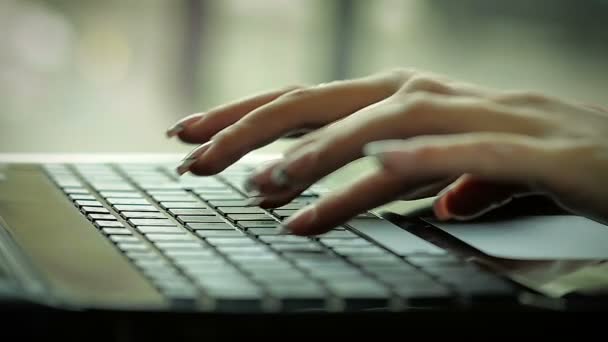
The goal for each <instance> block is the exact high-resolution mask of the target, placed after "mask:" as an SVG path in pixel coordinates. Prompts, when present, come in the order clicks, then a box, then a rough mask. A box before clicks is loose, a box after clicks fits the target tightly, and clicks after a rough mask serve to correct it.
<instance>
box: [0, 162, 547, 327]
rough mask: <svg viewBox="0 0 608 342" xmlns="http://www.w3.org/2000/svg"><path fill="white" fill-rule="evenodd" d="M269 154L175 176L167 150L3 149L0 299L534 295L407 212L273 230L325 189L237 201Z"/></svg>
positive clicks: (517, 299)
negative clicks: (318, 229)
mask: <svg viewBox="0 0 608 342" xmlns="http://www.w3.org/2000/svg"><path fill="white" fill-rule="evenodd" d="M268 157H269V156H265V155H253V156H247V157H245V158H244V159H242V160H241V161H239V162H238V163H236V164H235V165H233V166H231V167H229V168H228V169H226V170H225V171H223V172H222V173H220V174H219V175H217V176H212V177H198V176H193V175H189V174H186V175H184V176H181V177H179V176H178V175H177V174H176V173H175V167H176V165H178V161H179V159H180V156H176V155H163V156H73V155H72V156H70V155H68V156H64V155H42V156H35V155H29V156H28V155H25V156H19V155H13V156H11V155H7V156H4V157H3V160H2V161H3V164H1V166H0V176H1V177H0V218H1V220H0V277H1V287H2V301H3V302H4V303H12V304H13V305H15V306H23V307H28V306H37V307H45V308H53V309H55V310H62V311H67V312H71V311H73V312H83V311H85V312H86V311H102V312H103V311H111V312H165V313H173V312H182V313H183V312H188V313H203V314H211V315H213V314H255V315H262V316H263V315H281V314H284V313H288V314H290V315H294V314H295V315H297V314H300V313H301V314H306V313H318V314H330V315H336V314H337V315H340V314H343V313H353V312H364V313H379V312H382V313H400V312H417V311H424V312H427V311H462V310H474V309H476V308H482V309H483V308H488V307H489V308H494V309H496V308H499V309H505V310H506V309H514V308H521V307H522V305H523V304H524V303H523V302H522V298H524V297H525V295H537V294H536V292H535V291H533V290H531V289H528V288H525V287H523V286H521V285H520V284H517V283H515V282H513V281H512V280H510V279H508V278H507V277H505V276H503V275H501V274H500V273H499V272H496V271H494V270H491V269H488V268H485V267H483V266H482V265H480V264H477V263H474V262H471V261H469V260H467V259H466V258H465V257H464V256H462V255H458V254H457V253H453V252H452V251H449V250H447V249H445V248H442V247H440V246H439V245H437V244H435V243H433V242H432V241H430V240H428V239H426V238H423V237H421V236H420V235H419V234H416V233H415V231H416V228H417V227H418V228H420V227H424V226H428V222H425V221H423V220H419V219H416V218H414V219H411V220H406V221H403V220H402V221H400V222H397V221H395V220H393V219H391V218H390V217H385V216H382V215H379V214H378V213H376V212H368V213H362V214H360V215H359V216H357V217H355V218H353V219H352V220H350V221H349V222H348V223H347V224H344V225H342V226H340V227H337V228H336V229H334V230H332V231H330V232H328V233H326V234H323V235H320V236H313V237H299V236H294V235H281V234H279V232H278V231H277V229H276V227H277V225H278V224H279V223H280V222H281V221H282V220H283V219H285V218H286V217H288V216H289V215H291V214H293V213H294V212H295V211H297V210H298V209H299V208H301V207H303V206H305V205H307V204H309V203H312V202H314V201H315V200H316V199H317V198H318V197H319V196H322V195H323V194H324V193H326V192H327V191H331V190H329V189H326V188H324V187H323V185H322V184H320V185H315V186H313V187H312V188H310V189H309V190H307V191H305V192H304V193H302V195H301V196H299V197H298V198H296V199H295V200H294V201H293V202H291V203H289V204H287V205H285V206H283V207H280V208H276V209H273V210H264V209H261V208H259V207H255V206H248V205H247V202H246V196H245V191H244V190H243V187H242V184H243V183H244V179H245V177H246V176H247V175H248V174H249V172H250V171H251V168H252V167H255V166H256V165H257V164H259V163H260V162H261V161H263V160H265V159H267V158H268ZM524 306H525V305H524Z"/></svg>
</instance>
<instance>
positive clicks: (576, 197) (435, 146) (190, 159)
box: [168, 69, 608, 235]
mask: <svg viewBox="0 0 608 342" xmlns="http://www.w3.org/2000/svg"><path fill="white" fill-rule="evenodd" d="M310 128H316V130H315V131H314V132H312V133H310V134H308V135H306V136H304V137H303V138H302V139H301V141H299V142H298V143H297V144H296V145H295V146H294V147H292V148H290V149H289V150H288V151H287V152H286V153H285V156H284V158H282V159H281V160H278V161H275V162H273V163H270V164H269V165H266V166H264V167H261V168H260V169H258V170H257V171H256V172H255V173H254V174H253V175H252V176H251V177H250V180H249V182H248V184H247V187H248V189H250V190H251V191H255V192H256V194H257V195H258V196H261V198H262V200H261V201H260V203H259V204H260V206H262V207H277V206H281V205H283V204H285V203H287V202H289V201H290V200H291V199H293V198H294V197H296V196H297V195H298V194H299V193H300V192H302V191H303V190H305V189H306V188H308V187H309V186H310V185H312V184H313V183H315V182H316V181H318V180H319V179H321V178H323V177H324V176H326V175H328V174H329V173H331V172H333V171H335V170H337V169H339V168H340V167H342V166H344V165H345V164H347V163H349V162H351V161H353V160H355V159H358V158H361V157H363V156H364V155H365V154H367V155H372V156H375V157H377V159H378V161H379V162H380V165H381V166H382V167H381V168H379V169H378V170H376V171H375V172H374V173H372V174H370V175H368V176H366V177H364V178H362V179H361V180H358V181H356V182H355V183H354V184H353V185H352V186H350V187H348V188H346V189H343V190H340V191H337V192H333V193H331V194H327V195H326V196H323V197H322V198H321V199H319V200H318V201H316V202H315V203H314V204H312V205H310V206H309V207H307V208H304V209H302V210H300V211H299V212H298V213H296V214H294V215H292V216H291V217H290V218H289V219H288V220H286V221H285V222H284V228H285V229H287V230H289V231H291V232H292V233H293V234H298V235H312V234H321V233H324V232H326V231H328V230H330V229H332V227H335V226H337V225H339V224H341V223H344V222H346V221H348V220H349V219H350V218H352V217H353V216H355V215H357V214H358V213H361V212H364V211H367V210H369V209H372V208H375V207H378V206H380V205H383V204H385V203H388V202H390V201H392V200H395V199H398V198H404V197H405V198H409V199H414V198H418V197H424V196H433V195H436V194H437V193H438V192H439V194H438V196H437V199H436V200H435V203H434V206H433V209H434V212H435V214H436V216H437V217H438V218H439V219H442V220H448V219H459V220H465V219H470V218H473V217H477V216H479V215H481V214H483V213H485V212H487V211H488V210H491V209H492V208H494V207H496V206H498V205H501V204H503V203H505V202H507V201H509V200H510V199H512V198H514V197H517V196H524V195H527V194H530V193H542V194H545V195H547V196H550V197H551V198H553V199H555V201H556V202H557V203H559V204H560V205H562V206H563V207H564V208H566V209H568V210H571V211H572V212H575V213H577V214H581V215H585V216H588V217H591V218H594V219H597V220H600V221H601V220H607V219H608V205H607V204H606V203H608V190H606V189H608V179H607V177H606V175H607V174H608V113H607V112H606V111H605V110H602V109H599V108H592V107H590V106H585V105H582V104H577V103H574V102H567V101H563V100H560V99H556V98H551V97H549V96H545V95H541V94H536V93H530V92H505V91H497V90H493V89H486V88H482V87H479V86H475V85H471V84H466V83H462V82H458V81H453V80H449V79H447V78H445V77H442V76H438V75H434V74H430V73H425V72H419V71H414V70H406V69H400V70H394V71H390V72H383V73H379V74H375V75H371V76H367V77H363V78H359V79H353V80H346V81H336V82H332V83H328V84H321V85H318V86H312V87H288V88H285V89H281V90H276V91H272V92H268V93H264V94H260V95H256V96H253V97H250V98H246V99H242V100H240V101H237V102H234V103H231V104H227V105H224V106H220V107H218V108H214V109H212V110H210V111H208V112H206V113H201V114H195V115H191V116H189V117H187V118H185V119H183V120H181V121H180V122H178V124H176V125H175V126H173V127H172V128H171V129H169V131H168V135H169V136H174V135H177V136H179V138H180V139H182V140H183V141H186V142H190V143H203V144H202V145H201V146H199V147H198V148H196V149H195V150H193V151H192V152H191V153H190V154H189V155H188V156H187V157H186V158H185V160H184V163H183V164H182V165H181V166H180V167H179V168H178V172H180V173H184V172H187V171H191V172H193V173H194V174H198V175H212V174H216V173H218V172H221V171H222V170H223V169H225V168H226V167H228V166H230V165H231V164H232V163H234V162H236V161H237V160H239V159H240V158H241V157H242V156H244V155H245V154H247V153H248V152H250V151H252V150H254V149H256V148H259V147H261V146H263V145H265V144H268V143H270V142H272V141H274V140H276V139H278V138H280V137H282V136H284V135H285V134H288V133H290V132H292V131H295V130H300V129H310ZM448 184H449V185H448ZM446 185H447V187H446ZM441 189H443V190H441ZM440 190H441V191H440Z"/></svg>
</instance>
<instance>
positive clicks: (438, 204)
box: [433, 197, 452, 221]
mask: <svg viewBox="0 0 608 342" xmlns="http://www.w3.org/2000/svg"><path fill="white" fill-rule="evenodd" d="M433 209H434V212H435V216H437V219H439V220H440V221H447V220H449V219H451V218H452V215H450V212H449V210H448V205H447V200H446V198H445V197H440V198H439V199H438V200H437V201H435V203H434V205H433Z"/></svg>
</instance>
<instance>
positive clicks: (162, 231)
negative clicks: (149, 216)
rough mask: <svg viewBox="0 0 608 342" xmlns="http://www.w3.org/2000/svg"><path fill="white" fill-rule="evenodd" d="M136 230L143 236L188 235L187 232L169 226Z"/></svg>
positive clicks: (138, 228)
mask: <svg viewBox="0 0 608 342" xmlns="http://www.w3.org/2000/svg"><path fill="white" fill-rule="evenodd" d="M136 229H137V230H138V231H139V232H140V233H143V234H154V233H160V234H186V232H185V231H184V230H182V229H180V228H178V227H168V226H139V227H136Z"/></svg>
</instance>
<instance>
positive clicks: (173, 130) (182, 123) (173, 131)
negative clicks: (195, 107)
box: [166, 113, 203, 138]
mask: <svg viewBox="0 0 608 342" xmlns="http://www.w3.org/2000/svg"><path fill="white" fill-rule="evenodd" d="M201 116H203V114H202V113H197V114H192V115H188V116H187V117H185V118H183V119H181V120H179V121H178V122H176V123H175V124H174V125H173V126H171V127H169V128H168V129H167V132H166V133H167V137H168V138H171V137H174V136H176V135H177V134H178V133H179V132H181V131H183V130H184V129H185V128H186V126H187V125H189V124H190V123H192V122H194V121H196V120H198V119H200V118H201Z"/></svg>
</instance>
